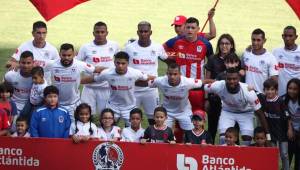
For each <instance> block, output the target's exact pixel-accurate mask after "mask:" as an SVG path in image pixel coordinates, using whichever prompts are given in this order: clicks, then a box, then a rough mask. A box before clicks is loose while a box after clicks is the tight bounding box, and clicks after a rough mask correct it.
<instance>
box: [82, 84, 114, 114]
mask: <svg viewBox="0 0 300 170" xmlns="http://www.w3.org/2000/svg"><path fill="white" fill-rule="evenodd" d="M109 96H110V90H109V88H101V87H89V86H83V89H82V93H81V102H82V103H87V104H89V105H90V106H91V108H92V115H95V114H97V113H98V114H100V113H101V111H102V110H103V109H104V108H105V107H106V103H107V101H108V98H109Z"/></svg>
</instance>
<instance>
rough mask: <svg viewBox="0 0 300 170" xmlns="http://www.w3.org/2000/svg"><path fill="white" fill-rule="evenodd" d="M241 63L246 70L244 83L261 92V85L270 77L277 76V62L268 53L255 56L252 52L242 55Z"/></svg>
mask: <svg viewBox="0 0 300 170" xmlns="http://www.w3.org/2000/svg"><path fill="white" fill-rule="evenodd" d="M242 63H243V65H244V66H245V69H246V83H247V84H249V85H252V86H254V89H255V90H256V91H258V92H260V93H262V92H263V83H264V81H266V80H267V79H268V78H270V77H271V76H275V75H278V62H277V60H276V58H275V56H273V54H271V53H270V52H265V53H264V54H262V55H255V54H253V53H252V52H247V51H245V53H244V54H243V57H242Z"/></svg>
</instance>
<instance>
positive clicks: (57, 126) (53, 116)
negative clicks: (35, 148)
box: [30, 106, 71, 138]
mask: <svg viewBox="0 0 300 170" xmlns="http://www.w3.org/2000/svg"><path fill="white" fill-rule="evenodd" d="M70 125H71V119H70V115H69V112H68V111H67V110H66V109H65V108H62V107H56V108H54V109H51V108H48V107H46V106H43V107H41V108H39V109H37V110H36V111H35V112H34V113H33V114H32V117H31V121H30V134H31V136H32V137H46V138H68V137H69V129H70Z"/></svg>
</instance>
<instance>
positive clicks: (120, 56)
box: [115, 51, 129, 61]
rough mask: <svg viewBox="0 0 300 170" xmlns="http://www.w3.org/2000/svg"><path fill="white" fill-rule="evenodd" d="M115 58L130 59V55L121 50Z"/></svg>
mask: <svg viewBox="0 0 300 170" xmlns="http://www.w3.org/2000/svg"><path fill="white" fill-rule="evenodd" d="M115 59H125V60H126V61H129V55H128V53H126V52H125V51H119V52H117V53H116V54H115Z"/></svg>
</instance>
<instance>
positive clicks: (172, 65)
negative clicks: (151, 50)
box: [168, 62, 180, 71]
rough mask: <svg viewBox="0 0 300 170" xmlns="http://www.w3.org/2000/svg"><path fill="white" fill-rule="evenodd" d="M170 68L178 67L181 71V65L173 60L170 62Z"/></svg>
mask: <svg viewBox="0 0 300 170" xmlns="http://www.w3.org/2000/svg"><path fill="white" fill-rule="evenodd" d="M168 69H178V70H179V71H180V66H179V65H178V64H177V63H176V62H171V63H169V64H168Z"/></svg>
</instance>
